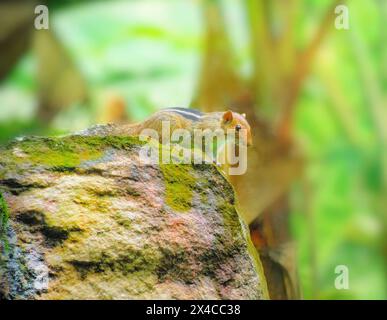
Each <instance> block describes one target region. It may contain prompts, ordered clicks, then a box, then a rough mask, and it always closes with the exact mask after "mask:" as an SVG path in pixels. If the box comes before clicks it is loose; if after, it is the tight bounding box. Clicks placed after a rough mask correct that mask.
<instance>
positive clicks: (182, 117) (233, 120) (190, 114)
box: [80, 108, 252, 171]
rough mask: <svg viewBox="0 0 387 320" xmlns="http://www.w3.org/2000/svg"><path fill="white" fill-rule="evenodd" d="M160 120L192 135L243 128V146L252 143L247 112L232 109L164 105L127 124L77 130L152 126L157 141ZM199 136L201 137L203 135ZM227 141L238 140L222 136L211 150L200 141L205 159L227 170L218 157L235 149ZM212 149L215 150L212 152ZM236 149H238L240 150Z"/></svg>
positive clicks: (114, 131) (136, 131) (136, 130)
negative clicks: (148, 114)
mask: <svg viewBox="0 0 387 320" xmlns="http://www.w3.org/2000/svg"><path fill="white" fill-rule="evenodd" d="M163 122H168V124H169V129H170V130H169V132H170V134H171V133H173V131H174V130H176V129H185V130H188V131H189V132H190V133H194V135H195V132H194V130H199V131H200V130H202V131H205V130H208V129H209V130H210V131H213V132H215V131H216V130H218V129H222V130H223V132H225V133H226V132H229V130H231V131H234V133H235V136H239V134H238V132H239V131H240V130H241V129H244V131H245V133H246V135H242V140H241V142H242V144H243V145H244V146H246V147H249V146H252V134H251V128H250V125H249V123H248V122H247V119H246V114H244V113H243V114H239V113H237V112H233V111H231V110H228V111H223V112H209V113H205V112H201V111H199V110H195V109H187V108H167V109H161V110H159V111H157V112H155V113H154V114H153V115H151V116H150V117H149V118H147V119H145V120H144V121H143V122H139V123H134V124H127V125H113V124H107V125H97V126H94V127H92V128H89V129H87V130H86V131H83V132H80V133H81V134H82V135H88V136H90V135H91V136H95V135H97V136H106V135H116V136H140V135H141V134H142V132H143V130H146V129H153V130H155V131H156V132H157V134H158V137H159V142H160V143H163V139H162V135H163V130H162V129H163ZM202 138H204V136H202ZM229 143H231V144H233V145H234V147H236V146H237V145H238V144H239V142H238V140H237V141H235V140H232V141H227V140H225V143H224V144H223V145H220V146H219V147H220V149H217V148H216V149H212V151H210V154H209V153H208V152H207V150H204V149H205V148H204V146H203V145H202V151H203V152H204V156H205V157H206V159H213V160H212V162H213V163H215V164H217V165H218V166H219V167H221V168H222V169H223V171H226V170H227V169H228V168H229V167H230V165H231V166H232V164H230V163H228V162H226V163H224V162H222V160H220V159H223V161H224V159H225V158H226V157H227V156H226V154H227V153H228V152H229V151H228V150H235V151H236V149H235V148H231V149H229V146H231V145H230V144H229ZM238 150H239V149H238ZM214 151H215V154H214V153H213V152H214ZM236 152H237V153H239V151H236ZM207 156H209V158H207ZM215 159H216V160H215ZM219 160H220V161H219ZM222 163H224V165H223V166H222V165H221V164H222Z"/></svg>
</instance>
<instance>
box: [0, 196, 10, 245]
mask: <svg viewBox="0 0 387 320" xmlns="http://www.w3.org/2000/svg"><path fill="white" fill-rule="evenodd" d="M8 220H9V210H8V206H7V203H6V202H5V199H4V197H3V195H2V194H1V192H0V241H1V242H3V243H4V246H5V248H6V249H8V240H7V225H8Z"/></svg>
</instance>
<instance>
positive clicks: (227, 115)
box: [223, 110, 234, 122]
mask: <svg viewBox="0 0 387 320" xmlns="http://www.w3.org/2000/svg"><path fill="white" fill-rule="evenodd" d="M233 118H234V117H233V115H232V111H230V110H228V111H226V112H225V113H223V121H224V122H231V121H232V119H233Z"/></svg>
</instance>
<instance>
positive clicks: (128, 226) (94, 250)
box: [0, 134, 267, 299]
mask: <svg viewBox="0 0 387 320" xmlns="http://www.w3.org/2000/svg"><path fill="white" fill-rule="evenodd" d="M141 147H142V144H141V143H140V141H139V140H138V139H137V138H135V137H122V136H98V135H87V134H85V135H73V136H66V137H60V138H58V137H56V138H38V137H31V138H25V139H22V140H18V141H13V142H11V143H8V144H7V145H5V146H3V147H1V148H0V250H1V252H0V299H265V298H267V290H266V283H265V279H264V276H263V273H262V268H261V263H260V261H259V258H258V256H257V255H256V253H255V251H254V250H253V249H252V248H251V246H250V239H249V235H248V232H247V231H246V230H247V229H246V227H245V225H244V224H243V223H242V222H241V220H240V218H239V215H238V213H237V210H236V207H235V197H234V192H233V189H232V187H231V186H230V184H229V183H228V182H227V181H226V179H225V178H224V177H223V176H222V175H221V174H220V173H219V172H218V170H217V168H216V167H215V166H213V165H183V164H180V165H174V164H170V165H168V164H166V165H161V166H160V165H152V164H145V163H142V162H141V161H140V159H139V150H140V148H141Z"/></svg>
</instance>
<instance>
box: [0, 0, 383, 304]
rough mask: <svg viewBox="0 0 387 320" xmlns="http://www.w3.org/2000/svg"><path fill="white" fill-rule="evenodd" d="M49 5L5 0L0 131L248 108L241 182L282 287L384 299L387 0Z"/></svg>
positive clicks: (270, 270)
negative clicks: (341, 279)
mask: <svg viewBox="0 0 387 320" xmlns="http://www.w3.org/2000/svg"><path fill="white" fill-rule="evenodd" d="M40 3H41V2H40ZM46 4H47V6H48V8H49V25H50V28H49V30H39V31H37V30H35V29H34V22H33V21H34V18H35V17H36V15H35V14H34V8H35V5H36V3H34V2H33V1H25V2H17V3H15V2H14V1H13V2H12V1H11V2H9V3H6V2H2V3H1V4H0V81H1V82H0V143H6V141H8V140H10V139H12V138H14V137H17V136H21V135H30V134H34V135H55V134H64V133H68V132H71V131H75V130H80V129H84V128H86V127H88V126H90V125H93V124H96V123H107V122H136V121H141V120H142V119H144V118H145V117H147V116H149V115H150V114H152V113H153V112H154V111H156V110H158V109H160V108H164V107H171V106H180V107H196V108H200V109H202V110H203V111H215V110H224V109H228V108H230V109H233V110H236V111H240V112H246V113H247V114H248V119H249V121H250V122H251V124H252V126H253V130H254V139H255V141H254V143H255V147H254V149H252V150H251V152H250V154H251V155H249V163H248V165H249V170H248V172H247V174H246V175H245V176H243V177H234V178H232V183H233V184H234V187H235V189H236V191H237V193H238V196H239V198H240V203H241V211H242V212H244V214H245V215H246V217H247V221H248V222H249V223H250V230H251V235H252V240H253V242H254V244H255V246H256V248H257V250H258V251H259V252H260V253H261V256H262V259H263V262H264V267H265V273H266V276H267V278H268V282H269V289H270V293H271V296H272V297H273V298H280V299H294V298H295V299H297V298H305V299H386V297H387V284H386V278H387V277H386V270H387V245H386V241H387V240H386V234H387V233H386V225H387V125H386V121H387V90H386V87H387V28H386V27H385V23H386V21H387V0H369V1H355V0H349V1H347V2H346V3H345V1H335V0H272V1H266V0H187V1H181V0H141V1H140V0H131V1H130V0H128V1H80V0H79V1H47V2H46ZM339 4H345V5H347V6H348V9H349V18H350V19H349V23H350V24H349V26H350V28H349V30H337V29H336V28H335V18H336V15H335V13H334V9H335V7H336V6H337V5H339ZM337 265H345V266H347V267H348V270H349V290H337V289H336V288H335V286H334V281H335V277H336V276H337V275H336V274H335V267H336V266H337Z"/></svg>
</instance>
